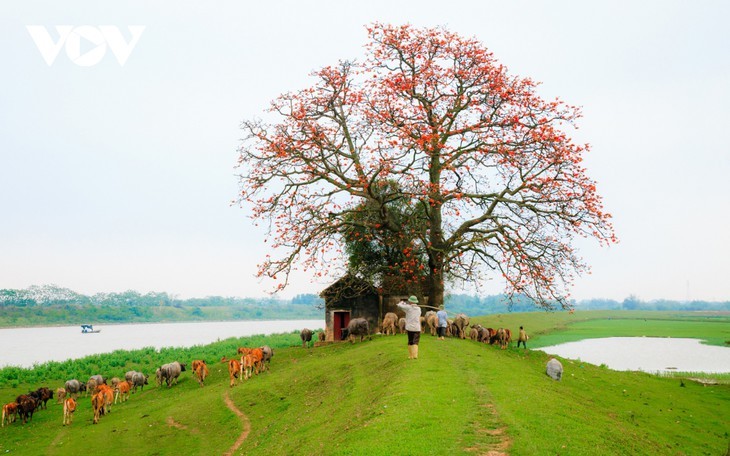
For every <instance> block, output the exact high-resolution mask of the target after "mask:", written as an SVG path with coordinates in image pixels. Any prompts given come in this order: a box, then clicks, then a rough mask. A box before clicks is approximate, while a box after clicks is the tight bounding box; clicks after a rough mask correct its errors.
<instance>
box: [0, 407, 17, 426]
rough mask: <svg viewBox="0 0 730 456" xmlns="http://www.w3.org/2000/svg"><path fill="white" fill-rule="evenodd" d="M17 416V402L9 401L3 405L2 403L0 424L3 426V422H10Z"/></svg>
mask: <svg viewBox="0 0 730 456" xmlns="http://www.w3.org/2000/svg"><path fill="white" fill-rule="evenodd" d="M16 416H18V403H17V402H10V403H7V404H5V405H3V421H2V426H0V427H5V423H8V424H10V423H12V422H13V421H15V417H16Z"/></svg>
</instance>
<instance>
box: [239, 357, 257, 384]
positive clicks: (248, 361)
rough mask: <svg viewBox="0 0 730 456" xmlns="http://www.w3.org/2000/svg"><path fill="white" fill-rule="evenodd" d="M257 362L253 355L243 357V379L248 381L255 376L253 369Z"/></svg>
mask: <svg viewBox="0 0 730 456" xmlns="http://www.w3.org/2000/svg"><path fill="white" fill-rule="evenodd" d="M255 364H256V362H255V361H254V357H253V355H252V354H251V353H247V354H245V355H243V356H242V357H241V370H242V372H243V379H244V380H248V379H249V378H251V377H252V376H253V369H254V365H255Z"/></svg>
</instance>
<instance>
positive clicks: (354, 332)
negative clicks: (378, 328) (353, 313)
mask: <svg viewBox="0 0 730 456" xmlns="http://www.w3.org/2000/svg"><path fill="white" fill-rule="evenodd" d="M357 336H360V342H362V339H363V338H364V337H365V336H370V324H369V323H368V321H367V320H366V319H364V318H353V319H352V320H350V323H349V324H348V325H347V337H348V339H350V343H355V338H356V337H357Z"/></svg>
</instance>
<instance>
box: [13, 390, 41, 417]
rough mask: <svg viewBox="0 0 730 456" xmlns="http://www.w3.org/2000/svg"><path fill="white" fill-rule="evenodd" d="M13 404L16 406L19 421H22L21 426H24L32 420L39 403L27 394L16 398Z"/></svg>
mask: <svg viewBox="0 0 730 456" xmlns="http://www.w3.org/2000/svg"><path fill="white" fill-rule="evenodd" d="M15 402H16V403H17V404H18V415H20V419H22V420H23V424H25V423H26V422H27V421H28V420H29V419H30V420H32V419H33V412H35V410H36V408H38V406H39V405H40V404H39V401H38V400H37V399H36V398H35V397H33V396H31V395H28V394H21V395H20V396H18V397H17V398H15Z"/></svg>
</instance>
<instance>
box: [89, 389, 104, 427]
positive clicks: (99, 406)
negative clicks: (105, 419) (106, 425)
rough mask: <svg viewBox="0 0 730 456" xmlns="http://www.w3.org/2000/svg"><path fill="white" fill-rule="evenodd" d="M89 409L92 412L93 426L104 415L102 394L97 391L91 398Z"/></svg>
mask: <svg viewBox="0 0 730 456" xmlns="http://www.w3.org/2000/svg"><path fill="white" fill-rule="evenodd" d="M91 409H92V410H93V411H94V424H96V423H98V422H99V418H100V417H101V415H103V414H104V392H103V391H99V392H98V393H95V394H93V395H92V396H91Z"/></svg>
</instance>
